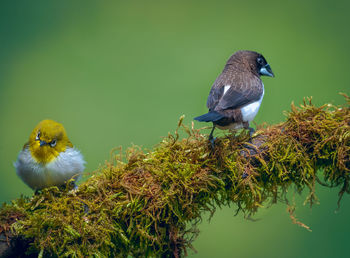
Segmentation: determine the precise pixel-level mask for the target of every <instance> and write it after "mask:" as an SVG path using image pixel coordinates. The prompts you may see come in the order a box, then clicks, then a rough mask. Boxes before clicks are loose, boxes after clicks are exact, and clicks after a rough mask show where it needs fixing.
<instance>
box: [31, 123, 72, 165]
mask: <svg viewBox="0 0 350 258" xmlns="http://www.w3.org/2000/svg"><path fill="white" fill-rule="evenodd" d="M28 145H29V149H30V151H31V154H32V157H33V158H34V159H35V160H36V161H37V162H39V163H48V162H50V161H52V160H53V159H55V158H56V157H57V156H58V155H59V154H60V153H61V152H63V151H65V150H66V148H67V147H73V145H72V143H71V142H70V141H69V139H68V137H67V134H66V130H65V129H64V127H63V125H62V124H60V123H57V122H55V121H53V120H43V121H41V122H40V123H39V124H38V125H37V126H36V127H35V128H34V130H33V131H32V133H31V134H30V137H29V143H28Z"/></svg>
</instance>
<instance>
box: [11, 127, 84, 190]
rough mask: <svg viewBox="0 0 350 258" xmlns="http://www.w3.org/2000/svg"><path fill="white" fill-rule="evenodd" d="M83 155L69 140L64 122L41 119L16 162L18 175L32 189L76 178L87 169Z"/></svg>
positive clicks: (56, 184) (59, 183) (58, 184)
mask: <svg viewBox="0 0 350 258" xmlns="http://www.w3.org/2000/svg"><path fill="white" fill-rule="evenodd" d="M84 164H85V161H84V159H83V156H82V154H81V153H80V152H79V151H78V150H77V149H75V148H74V147H73V145H72V143H71V142H70V141H69V139H68V137H67V134H66V131H65V129H64V127H63V125H62V124H60V123H57V122H55V121H53V120H43V121H41V122H40V123H39V124H38V125H37V126H36V127H35V128H34V130H33V131H32V133H31V135H30V137H29V141H28V143H26V144H25V145H24V147H23V150H22V151H21V152H20V153H19V155H18V158H17V161H16V162H15V163H14V166H15V168H16V172H17V175H18V176H19V177H20V178H21V179H22V180H23V181H24V183H26V184H27V185H28V186H29V187H31V188H32V189H33V190H40V189H43V188H46V187H49V186H60V185H63V184H64V183H65V182H66V181H68V180H69V179H71V178H74V179H75V180H77V179H78V178H79V177H80V175H81V174H82V172H83V170H84Z"/></svg>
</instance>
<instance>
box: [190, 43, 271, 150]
mask: <svg viewBox="0 0 350 258" xmlns="http://www.w3.org/2000/svg"><path fill="white" fill-rule="evenodd" d="M260 76H269V77H274V76H275V75H274V73H273V72H272V69H271V67H270V65H269V64H268V63H267V61H266V59H265V58H264V56H263V55H262V54H259V53H257V52H255V51H249V50H240V51H237V52H235V53H234V54H233V55H231V56H230V58H229V59H228V61H227V62H226V65H225V67H224V69H223V71H222V73H221V74H220V75H219V76H218V77H217V78H216V80H215V82H214V84H213V86H212V87H211V90H210V93H209V96H208V99H207V107H208V109H209V112H208V113H206V114H204V115H201V116H198V117H195V118H194V120H197V121H200V122H212V123H213V128H212V130H211V132H210V135H209V141H210V142H211V143H212V146H214V138H213V133H214V129H215V127H218V128H219V129H230V130H237V129H241V128H244V129H249V131H250V135H252V134H253V132H254V129H253V128H251V127H249V123H250V122H251V121H252V120H253V119H254V118H255V116H256V114H257V113H258V110H259V108H260V104H261V102H262V99H263V97H264V92H265V90H264V84H263V83H262V81H261V79H260Z"/></svg>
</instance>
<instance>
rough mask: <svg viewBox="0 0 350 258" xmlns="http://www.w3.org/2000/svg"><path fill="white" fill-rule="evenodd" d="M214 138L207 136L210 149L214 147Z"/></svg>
mask: <svg viewBox="0 0 350 258" xmlns="http://www.w3.org/2000/svg"><path fill="white" fill-rule="evenodd" d="M215 140H216V137H210V138H209V142H210V146H211V149H212V150H214V149H215Z"/></svg>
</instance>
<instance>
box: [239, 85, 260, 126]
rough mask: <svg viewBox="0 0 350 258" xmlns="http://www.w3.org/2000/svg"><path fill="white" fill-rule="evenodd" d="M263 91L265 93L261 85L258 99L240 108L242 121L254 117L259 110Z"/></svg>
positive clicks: (248, 120)
mask: <svg viewBox="0 0 350 258" xmlns="http://www.w3.org/2000/svg"><path fill="white" fill-rule="evenodd" d="M264 93H265V90H264V85H263V94H262V95H261V98H260V99H259V100H258V101H255V102H253V103H251V104H249V105H246V106H244V107H243V108H242V109H241V112H242V118H243V121H244V122H251V121H252V120H253V119H254V117H255V116H256V114H257V113H258V111H259V108H260V105H261V102H262V99H263V97H264Z"/></svg>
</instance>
